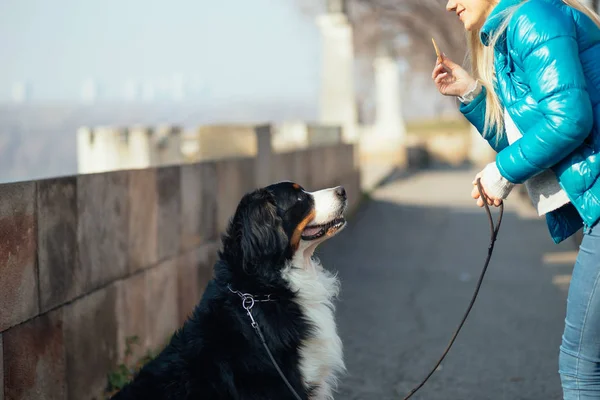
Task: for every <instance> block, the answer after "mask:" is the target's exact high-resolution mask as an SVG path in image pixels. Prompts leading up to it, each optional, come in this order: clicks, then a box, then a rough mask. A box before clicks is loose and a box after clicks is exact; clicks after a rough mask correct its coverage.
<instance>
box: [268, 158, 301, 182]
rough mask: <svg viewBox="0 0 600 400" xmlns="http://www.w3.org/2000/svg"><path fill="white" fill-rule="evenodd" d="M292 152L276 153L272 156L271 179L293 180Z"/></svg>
mask: <svg viewBox="0 0 600 400" xmlns="http://www.w3.org/2000/svg"><path fill="white" fill-rule="evenodd" d="M294 155H295V154H294V153H276V154H273V156H272V159H271V161H272V178H273V179H272V181H271V182H270V183H274V182H281V181H295V179H294V175H295V171H294V167H295V165H294Z"/></svg>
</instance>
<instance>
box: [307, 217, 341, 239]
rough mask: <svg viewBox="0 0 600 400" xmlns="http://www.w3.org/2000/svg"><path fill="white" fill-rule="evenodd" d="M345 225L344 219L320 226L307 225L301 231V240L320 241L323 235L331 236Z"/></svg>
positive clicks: (337, 219)
mask: <svg viewBox="0 0 600 400" xmlns="http://www.w3.org/2000/svg"><path fill="white" fill-rule="evenodd" d="M344 225H346V220H345V219H344V217H339V218H336V219H333V220H331V221H329V222H327V223H325V224H321V225H309V226H307V227H306V228H304V231H302V239H303V240H315V239H320V238H322V237H323V236H325V235H329V236H331V235H333V234H335V233H336V232H338V231H339V230H340V229H342V228H343V227H344Z"/></svg>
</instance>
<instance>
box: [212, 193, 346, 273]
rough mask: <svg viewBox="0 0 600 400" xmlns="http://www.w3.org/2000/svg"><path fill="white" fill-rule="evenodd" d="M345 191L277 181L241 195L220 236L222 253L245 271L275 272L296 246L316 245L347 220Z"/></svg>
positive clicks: (293, 251) (301, 248)
mask: <svg viewBox="0 0 600 400" xmlns="http://www.w3.org/2000/svg"><path fill="white" fill-rule="evenodd" d="M346 206H347V197H346V191H345V190H344V188H343V187H341V186H338V187H334V188H328V189H323V190H319V191H316V192H307V191H305V190H304V189H303V188H302V187H301V186H300V185H298V184H296V183H293V182H280V183H276V184H273V185H270V186H267V187H264V188H261V189H257V190H255V191H253V192H251V193H248V194H246V195H245V196H244V197H243V198H242V200H241V201H240V203H239V205H238V207H237V210H236V212H235V214H234V216H233V218H232V220H231V222H230V224H229V227H228V230H227V234H226V235H225V237H224V241H223V251H222V252H221V256H222V257H223V258H225V259H226V261H227V262H228V264H230V265H231V266H232V267H233V268H236V267H240V268H241V269H242V270H243V271H244V272H245V273H247V274H255V273H259V274H265V273H266V274H270V273H277V272H278V271H277V269H278V268H281V267H283V266H284V265H285V262H286V261H287V260H290V259H292V258H293V257H294V255H295V254H296V253H297V252H298V251H302V250H303V249H306V248H308V247H315V246H316V245H318V244H319V243H322V242H323V241H325V240H327V239H329V238H331V237H333V236H335V235H336V234H337V233H338V232H340V231H341V230H342V229H343V228H344V227H345V225H346V220H345V219H344V211H345V210H346Z"/></svg>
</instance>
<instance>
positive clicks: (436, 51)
mask: <svg viewBox="0 0 600 400" xmlns="http://www.w3.org/2000/svg"><path fill="white" fill-rule="evenodd" d="M431 42H432V43H433V48H434V49H435V54H436V55H437V58H438V60H440V61H441V59H442V55H441V53H440V49H438V47H437V44H435V40H433V38H431Z"/></svg>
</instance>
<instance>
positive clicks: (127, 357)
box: [104, 336, 160, 400]
mask: <svg viewBox="0 0 600 400" xmlns="http://www.w3.org/2000/svg"><path fill="white" fill-rule="evenodd" d="M139 341H140V340H139V337H138V336H129V337H127V338H125V354H124V357H123V362H122V363H120V364H119V365H117V367H116V368H115V369H114V370H113V371H110V372H109V373H108V375H107V380H108V383H107V385H106V390H105V393H104V399H105V400H109V399H110V398H111V397H112V396H114V395H115V393H117V392H118V391H119V390H121V389H122V388H123V386H125V385H126V384H127V383H128V382H129V381H131V380H132V379H133V377H134V376H135V374H137V372H138V371H139V370H140V369H141V368H142V367H143V366H144V365H145V364H147V363H148V362H150V361H152V360H153V359H154V357H156V356H157V355H158V353H159V352H160V351H151V350H148V351H147V352H146V355H145V356H144V357H142V358H141V359H139V360H137V361H136V362H132V361H133V360H132V359H131V357H132V356H133V347H134V346H137V345H139Z"/></svg>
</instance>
